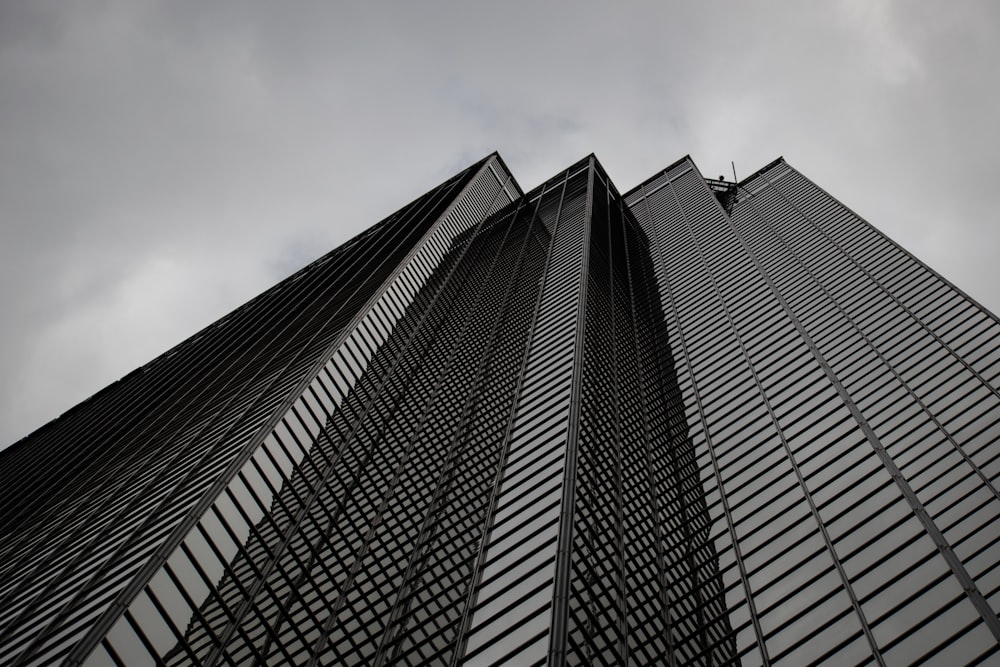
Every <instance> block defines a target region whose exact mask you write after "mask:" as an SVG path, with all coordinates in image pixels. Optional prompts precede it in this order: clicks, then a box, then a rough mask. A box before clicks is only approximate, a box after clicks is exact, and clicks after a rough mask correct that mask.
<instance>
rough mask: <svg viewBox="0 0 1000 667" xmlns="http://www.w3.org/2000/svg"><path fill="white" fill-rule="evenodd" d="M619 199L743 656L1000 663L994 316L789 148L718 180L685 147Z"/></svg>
mask: <svg viewBox="0 0 1000 667" xmlns="http://www.w3.org/2000/svg"><path fill="white" fill-rule="evenodd" d="M727 197H729V198H731V199H733V198H734V199H735V201H731V200H730V201H727ZM627 200H628V202H629V204H630V206H631V208H632V210H633V212H634V213H635V215H636V217H637V218H638V219H639V220H640V221H641V223H642V225H643V227H644V228H645V229H646V230H647V232H648V233H649V235H650V236H651V237H653V238H654V239H655V243H654V245H655V246H656V253H655V255H656V257H655V261H656V264H657V268H656V272H657V281H658V285H659V290H660V293H661V297H662V300H663V303H664V312H665V315H666V318H667V328H668V338H669V340H670V346H671V349H672V353H673V355H674V356H675V358H676V359H677V372H678V375H679V377H680V386H681V392H682V394H683V396H684V398H683V402H684V405H685V409H686V411H687V421H688V424H689V426H690V433H691V437H692V438H693V440H694V448H695V456H696V458H697V465H698V468H699V470H700V476H701V478H702V480H703V482H704V485H705V488H706V491H707V495H706V501H707V503H708V520H709V522H710V525H711V527H710V532H711V536H712V540H713V541H714V542H715V543H716V545H717V546H718V553H719V558H720V567H721V569H722V577H723V581H724V585H725V589H726V592H725V597H726V600H727V607H728V613H729V617H730V620H731V622H732V624H733V632H734V633H735V638H736V646H737V650H738V655H739V657H740V659H741V660H742V661H743V662H744V663H746V664H771V663H775V664H777V663H781V664H795V665H803V664H817V663H822V662H830V663H834V664H862V663H866V662H872V661H874V662H875V663H876V664H888V665H893V664H900V665H901V664H911V663H919V662H924V661H932V662H934V663H937V664H942V663H957V664H965V663H974V662H978V661H983V660H986V659H987V658H988V656H994V659H995V655H996V652H997V650H998V643H997V641H998V638H1000V626H998V622H997V615H996V612H997V610H998V605H1000V589H998V585H1000V558H998V556H997V554H998V552H1000V551H998V547H1000V545H998V540H1000V502H998V501H1000V497H998V495H997V478H998V476H1000V446H998V437H1000V404H998V397H1000V394H998V389H997V387H998V377H1000V325H998V322H997V319H996V318H995V316H993V315H991V314H990V313H989V312H987V311H985V310H984V309H982V308H981V307H979V306H978V305H977V304H975V303H974V302H972V301H971V300H969V299H968V298H967V297H966V296H964V295H963V294H962V293H960V292H959V291H958V290H956V289H955V288H953V287H952V286H951V285H949V284H948V283H947V282H946V281H944V280H943V279H941V278H940V277H939V276H937V275H935V274H934V273H933V272H932V271H930V270H929V269H928V268H927V267H926V266H924V265H922V264H921V263H920V262H918V261H916V260H915V259H914V258H913V257H911V256H910V255H909V254H907V253H906V252H905V251H903V250H902V249H900V248H899V247H898V246H897V245H896V244H894V243H892V242H891V241H890V240H888V239H887V238H885V237H884V236H883V235H881V234H880V233H879V232H877V231H876V230H875V229H873V228H872V227H871V226H870V225H868V224H867V223H866V222H864V221H863V220H861V219H860V218H858V217H857V216H856V215H855V214H853V213H852V212H851V211H850V210H848V209H847V208H845V207H844V206H843V205H841V204H840V203H839V202H837V201H836V200H834V199H833V198H832V197H830V196H829V195H827V194H826V193H825V192H823V191H822V190H820V189H819V188H818V187H817V186H816V185H814V184H813V183H811V182H810V181H808V180H807V179H805V178H804V177H803V176H802V175H801V174H799V173H798V172H796V171H795V170H794V169H792V168H791V167H789V166H788V165H787V164H786V163H785V162H784V161H782V160H778V161H776V162H775V163H773V164H771V165H769V166H768V167H767V168H765V169H763V170H762V171H761V172H759V173H757V174H755V175H754V176H752V177H750V178H748V179H746V180H745V181H743V182H742V183H741V184H740V187H739V188H737V189H736V190H735V193H732V192H730V193H727V195H726V196H720V195H717V194H716V192H713V189H712V188H710V187H709V186H708V185H706V182H705V179H703V178H702V177H701V175H700V174H699V173H698V171H697V169H696V168H695V166H694V165H693V164H692V163H691V162H690V160H687V159H684V160H681V161H680V162H678V163H676V164H674V165H672V166H671V167H670V168H668V169H666V170H664V171H663V172H662V173H660V174H658V175H657V176H655V177H654V178H652V179H650V180H649V181H647V182H646V183H644V184H643V185H641V186H640V187H639V188H637V189H636V190H634V191H633V192H631V193H629V194H628V195H627ZM723 204H729V206H730V207H731V208H730V211H729V212H728V213H727V211H726V208H725V207H724V205H723ZM688 659H690V660H692V661H695V660H696V659H700V660H701V661H702V662H705V659H704V657H702V658H695V656H691V657H690V658H688Z"/></svg>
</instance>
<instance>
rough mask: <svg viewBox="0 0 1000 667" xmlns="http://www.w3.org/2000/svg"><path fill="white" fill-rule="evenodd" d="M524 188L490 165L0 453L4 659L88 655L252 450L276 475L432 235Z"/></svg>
mask: <svg viewBox="0 0 1000 667" xmlns="http://www.w3.org/2000/svg"><path fill="white" fill-rule="evenodd" d="M519 194H520V193H519V192H518V191H517V186H516V184H514V183H513V181H512V180H511V178H510V175H509V174H508V173H507V171H506V168H505V167H504V166H503V164H502V162H500V160H499V158H498V157H497V156H491V157H489V158H487V159H484V160H483V161H481V162H479V163H477V164H475V165H473V166H471V167H469V168H468V169H466V170H463V171H462V172H461V173H459V174H457V175H456V176H455V177H453V178H451V179H449V180H448V181H446V182H445V183H442V184H441V185H440V186H438V187H437V188H434V189H433V190H431V191H430V192H428V193H427V194H426V195H424V196H423V197H421V198H419V199H417V200H416V201H414V202H413V203H412V204H410V205H408V206H407V207H404V208H403V209H401V210H400V211H398V212H397V213H395V214H394V215H392V216H390V217H389V218H387V219H386V220H384V221H382V222H381V223H379V224H377V225H375V226H374V227H372V228H371V229H369V230H368V231H366V232H364V233H362V234H361V235H359V236H357V237H356V238H354V239H352V240H351V241H349V242H348V243H346V244H344V245H343V246H341V247H340V248H337V249H336V250H334V251H332V252H331V253H329V254H327V255H325V256H324V257H321V258H320V259H319V260H317V261H316V262H314V263H313V264H311V265H309V266H307V267H306V268H304V269H302V270H301V271H299V272H298V273H296V274H294V275H293V276H291V277H289V278H288V279H286V280H285V281H283V282H281V283H279V284H278V285H276V286H275V287H274V288H272V289H270V290H268V291H267V292H265V293H263V294H262V295H260V296H259V297H257V298H255V299H253V300H252V301H250V302H248V303H247V304H245V305H244V306H242V307H240V308H238V309H237V310H236V311H234V312H232V313H230V314H229V315H228V316H226V317H224V318H223V319H222V320H220V321H218V322H216V323H215V324H213V325H211V326H209V327H207V328H206V329H204V330H203V331H201V332H199V333H198V334H196V335H195V336H193V337H192V338H191V339H189V340H187V341H185V342H184V343H181V344H180V345H178V346H177V347H176V348H174V349H173V350H171V351H169V352H167V353H166V354H164V355H163V356H161V357H159V358H158V359H156V360H154V361H152V362H151V363H149V364H147V365H146V366H144V367H142V368H140V369H138V370H137V371H135V372H133V373H131V374H129V375H128V376H126V377H125V378H122V379H121V380H119V381H118V382H116V383H115V384H113V385H111V386H110V387H108V388H107V389H105V390H103V391H102V392H100V393H98V394H97V395H95V396H94V397H92V398H91V399H88V400H87V401H85V402H84V403H82V404H80V405H79V406H77V407H75V408H73V409H72V410H71V411H69V412H68V413H66V414H65V415H63V416H61V417H60V418H59V419H57V420H55V421H54V422H52V423H50V424H48V425H47V426H45V427H43V428H42V429H39V431H36V432H35V433H33V434H32V435H31V436H29V437H27V438H25V439H24V440H22V441H20V442H18V443H16V444H15V445H13V446H11V447H10V448H8V449H7V450H5V451H4V452H3V453H2V454H0V475H2V483H0V507H3V508H4V511H3V513H2V518H0V664H28V663H30V664H59V663H63V662H65V661H67V660H68V661H70V662H71V663H72V662H77V661H78V660H80V659H82V658H83V656H85V655H86V654H87V652H88V651H89V650H90V649H91V648H92V647H93V645H94V643H96V641H97V640H99V639H100V638H101V637H102V636H103V634H104V633H105V632H106V631H107V629H108V628H107V626H108V624H109V621H110V620H112V619H117V618H119V617H120V616H121V606H122V605H123V604H126V603H127V602H126V601H127V600H130V599H131V598H132V597H133V596H135V593H136V590H135V588H136V585H137V583H138V582H143V581H144V580H145V579H147V578H148V577H149V576H150V575H151V574H152V573H153V572H156V571H157V570H158V568H159V565H160V563H161V562H162V560H163V556H164V555H165V554H166V553H169V549H170V548H172V547H173V546H174V544H172V542H173V543H175V542H176V539H177V536H178V535H181V534H183V533H184V532H185V531H187V530H188V529H189V527H190V524H192V523H193V520H196V519H197V516H198V515H199V514H200V513H201V512H203V511H204V508H205V505H206V503H207V502H208V501H209V500H210V499H211V498H214V497H215V496H216V495H217V494H218V493H219V491H220V489H221V487H222V486H223V480H225V479H226V477H227V476H229V475H232V474H233V472H232V471H233V470H234V469H238V462H239V460H240V459H241V458H245V457H246V456H247V455H248V452H252V451H256V452H257V453H256V454H255V455H254V458H253V460H254V461H258V464H259V465H260V466H261V470H262V472H261V473H260V474H261V475H263V476H265V477H268V478H269V481H270V482H272V483H275V481H276V480H275V479H274V477H273V475H274V470H276V469H281V468H282V466H287V465H288V461H290V460H293V459H294V457H295V454H292V453H288V452H287V451H284V452H283V451H282V450H281V448H280V447H275V448H267V447H264V448H259V447H258V444H257V443H259V442H260V441H261V439H262V438H263V437H264V436H265V435H267V434H269V433H270V431H271V430H272V429H275V422H277V421H278V419H279V418H281V417H282V416H283V415H284V413H285V411H286V410H287V409H288V404H289V403H290V402H291V401H292V400H293V399H294V398H295V397H296V396H300V395H301V394H302V387H303V385H304V384H306V383H307V382H306V381H307V380H308V378H310V377H312V376H313V375H315V374H316V372H317V370H318V369H317V368H316V367H317V364H318V363H322V362H323V361H324V359H328V358H329V353H328V351H327V350H328V348H330V346H331V344H334V343H336V341H337V339H338V338H341V337H343V335H344V330H345V327H347V326H348V325H349V324H350V323H351V322H352V320H354V319H356V318H357V316H358V313H359V311H364V310H365V309H364V306H365V305H366V302H368V301H370V300H371V299H372V298H373V295H375V294H378V293H380V291H381V290H382V289H383V288H382V284H383V283H385V282H386V281H387V280H389V279H390V278H391V277H392V276H394V275H395V274H397V273H400V268H399V267H400V264H401V263H402V262H404V260H406V259H407V257H408V256H409V255H413V254H415V253H417V249H423V250H425V251H426V250H427V246H428V242H427V239H426V238H425V237H427V236H428V235H433V233H435V232H436V233H438V234H440V233H441V232H440V229H441V227H442V224H440V223H441V222H442V220H444V219H449V220H452V219H454V220H459V219H460V220H462V221H464V222H462V223H461V224H464V225H465V226H466V227H467V226H468V225H469V224H472V223H474V222H478V221H479V220H480V219H481V218H482V216H483V215H484V214H485V213H487V212H489V210H490V209H491V207H498V206H500V205H502V204H503V203H507V202H509V201H510V199H512V198H514V197H516V196H518V195H519ZM444 221H445V222H447V221H448V220H444ZM452 233H456V230H453V231H452ZM443 243H444V242H442V241H438V245H442V244H443ZM437 252H440V249H438V250H437ZM425 255H426V252H425ZM421 259H422V261H424V262H428V261H429V262H433V261H435V259H436V258H435V257H433V256H431V257H422V258H420V257H418V263H419V261H421ZM426 270H427V269H426V268H424V267H423V265H420V268H419V269H414V270H412V271H411V273H413V271H416V272H417V273H419V272H420V271H426ZM401 275H403V280H410V281H412V280H413V279H414V278H413V277H412V276H411V275H410V274H407V273H405V272H403V273H402V274H401ZM411 291H412V287H411V286H409V284H407V285H406V286H405V287H401V288H399V289H398V290H397V291H396V292H395V293H394V294H393V298H395V299H396V300H397V301H403V305H395V306H393V307H394V308H396V309H400V308H403V307H405V299H406V298H408V297H407V295H408V294H409V293H410V292H411ZM293 407H294V406H293ZM282 427H284V428H287V429H291V430H295V429H298V428H300V427H299V425H298V424H296V423H295V422H294V420H293V419H292V418H290V417H286V418H285V419H284V420H283V421H282V422H281V423H279V424H278V429H279V430H280V429H281V428H282ZM268 437H269V438H271V439H274V438H276V437H277V435H276V434H271V435H269V436H268ZM284 446H285V447H293V445H292V444H291V441H290V439H289V442H288V443H285V445H284ZM265 450H266V451H265ZM210 516H211V514H208V515H206V517H210ZM207 520H210V518H206V521H207ZM216 535H217V534H216ZM220 539H221V538H220ZM191 581H195V579H192V580H191ZM154 630H155V628H154ZM151 634H155V632H151ZM135 664H138V663H135Z"/></svg>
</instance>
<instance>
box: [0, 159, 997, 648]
mask: <svg viewBox="0 0 1000 667" xmlns="http://www.w3.org/2000/svg"><path fill="white" fill-rule="evenodd" d="M998 376H1000V322H998V321H997V319H996V317H995V316H994V315H992V314H990V313H989V312H987V311H986V310H985V309H983V308H982V307H980V306H979V305H978V304H976V303H974V302H973V301H971V300H970V299H969V298H968V297H966V296H965V295H964V294H962V293H961V292H959V291H958V290H957V289H956V288H954V287H953V286H951V285H950V284H948V283H947V281H945V280H944V279H942V278H941V277H940V276H938V275H937V274H935V273H933V272H932V271H931V270H930V269H928V268H927V267H926V266H924V265H923V264H921V263H920V262H919V261H917V260H916V259H914V258H913V257H912V256H910V255H909V254H907V253H906V252H905V251H904V250H902V249H901V248H899V247H898V246H897V245H896V244H894V243H893V242H891V241H890V240H888V239H887V238H885V237H884V236H883V235H881V234H880V233H879V232H877V231H876V230H875V229H874V228H872V227H871V226H870V225H868V224H867V223H866V222H864V221H863V220H861V219H860V218H858V217H857V216H856V215H854V214H853V213H852V212H851V211H850V210H849V209H847V208H845V207H844V206H843V205H841V204H840V203H839V202H837V201H836V200H835V199H833V198H832V197H830V196H829V195H828V194H826V193H825V192H823V191H822V190H820V189H819V188H818V187H817V186H816V185H814V184H813V183H811V182H810V181H808V180H807V179H806V178H804V177H803V176H802V175H801V174H799V173H798V172H797V171H795V170H794V169H792V168H791V167H790V166H789V165H788V164H787V163H785V162H784V161H783V160H781V159H779V160H776V161H775V162H773V163H771V164H770V165H768V166H767V167H765V168H764V169H762V170H760V171H759V172H757V173H756V174H754V175H752V176H750V177H749V178H747V179H744V180H743V181H742V182H740V183H739V184H736V183H729V182H725V181H713V180H707V179H705V178H703V177H702V176H701V175H700V173H699V172H698V170H697V168H696V167H695V165H694V164H693V162H692V161H691V160H690V159H688V158H683V159H682V160H680V161H678V162H676V163H674V164H672V165H670V166H669V167H667V168H666V169H664V170H663V171H661V172H659V173H657V174H656V175H654V176H653V177H652V178H650V179H649V180H647V181H646V182H644V183H642V184H641V185H640V186H638V187H637V188H635V189H633V190H632V191H630V192H628V193H626V194H625V195H620V194H619V193H618V191H617V189H616V187H615V186H614V184H613V183H612V182H611V180H610V179H609V178H608V176H607V174H606V173H605V172H604V170H603V168H602V167H601V165H600V164H599V163H598V162H597V160H596V158H594V157H593V156H589V157H587V158H585V159H583V160H581V161H580V162H578V163H576V164H574V165H572V166H570V167H569V168H568V169H566V170H565V171H563V172H560V173H559V174H557V175H556V176H554V177H553V178H552V179H550V180H549V181H547V182H545V183H543V184H542V185H540V186H538V187H537V188H535V189H534V190H532V191H531V192H529V193H528V194H522V191H521V190H520V189H519V187H518V185H517V184H516V182H515V181H514V179H513V178H512V177H511V175H510V173H509V171H508V170H507V168H506V166H505V165H504V163H503V161H502V160H501V159H500V158H499V156H498V155H496V154H494V155H491V156H489V157H487V158H485V159H483V160H481V161H479V162H477V163H476V164H474V165H472V166H471V167H469V168H468V169H466V170H464V171H462V172H461V173H459V174H458V175H456V176H455V177H453V178H451V179H449V180H448V181H446V182H445V183H443V184H441V185H440V186H438V187H436V188H434V189H433V190H431V191H430V192H428V193H427V194H426V195H424V196H422V197H420V198H418V199H417V200H416V201H414V202H413V203H411V204H410V205H408V206H406V207H404V208H403V209H401V210H400V211H399V212H397V213H395V214H393V215H392V216H390V217H389V218H387V219H386V220H384V221H382V222H380V223H378V224H377V225H375V226H374V227H372V228H371V229H370V230H368V231H367V232H364V233H363V234H361V235H359V236H358V237H356V238H355V239H352V240H351V241H349V242H348V243H346V244H345V245H344V246H342V247H340V248H338V249H336V250H334V251H333V252H331V253H329V254H327V255H325V256H323V257H322V258H320V259H319V260H317V261H316V262H314V263H312V264H310V265H309V266H307V267H306V268H304V269H303V270H301V271H299V272H298V273H296V274H294V275H293V276H291V277H289V278H288V279H286V280H284V281H282V282H281V283H279V284H278V285H276V286H275V287H274V288H272V289H270V290H268V291H267V292H265V293H264V294H262V295H261V296H259V297H257V298H256V299H254V300H252V301H250V302H249V303H247V304H246V305H244V306H242V307H241V308H239V309H237V310H236V311H234V312H233V313H231V314H230V315H228V316H226V317H224V318H223V319H222V320H220V321H219V322H217V323H215V324H213V325H211V326H209V327H207V328H206V329H205V330H203V331H201V332H199V333H198V334H196V335H195V336H194V337H192V338H191V339H189V340H188V341H185V342H184V343H181V344H180V345H178V346H177V347H176V348H174V349H173V350H171V351H169V352H167V353H166V354H164V355H163V356H161V357H159V358H158V359H156V360H154V361H152V362H150V363H149V364H147V365H146V366H144V367H143V368H140V369H139V370H137V371H135V372H134V373H131V374H130V375H128V376H126V377H125V378H123V379H122V380H120V381H119V382H117V383H115V384H113V385H111V386H110V387H108V388H107V389H105V390H103V391H102V392H100V393H98V394H97V395H96V396H94V397H93V398H91V399H89V400H88V401H85V402H84V403H82V404H81V405H79V406H77V407H76V408H73V409H72V410H71V411H69V412H68V413H67V414H65V415H63V416H61V417H60V418H59V419H57V420H55V421H53V422H51V423H50V424H48V425H47V426H45V427H43V428H42V429H39V431H37V432H35V433H33V434H32V435H30V436H28V437H27V438H25V439H24V440H22V441H20V442H19V443H16V444H15V445H14V446H12V447H11V448H9V449H8V450H6V451H4V452H2V453H0V476H2V480H0V507H3V516H2V518H0V663H2V664H60V663H65V664H86V665H113V664H119V665H120V664H127V665H135V664H153V663H161V664H162V663H166V664H213V665H215V664H219V665H221V664H241V665H242V664H260V665H265V664H268V665H269V664H303V665H305V664H309V665H320V664H322V665H333V664H369V663H370V664H387V663H401V664H495V663H498V662H509V663H514V664H535V663H540V662H548V663H550V664H563V663H596V664H627V663H633V664H676V665H686V664H747V665H757V664H790V665H801V664H810V663H814V662H823V661H829V662H831V663H834V664H866V663H870V662H875V663H876V664H887V665H891V664H909V663H911V662H915V661H921V660H933V661H939V662H945V661H952V662H958V663H965V662H974V661H976V660H985V659H986V658H987V657H988V656H991V655H993V656H995V655H996V653H997V651H998V649H1000V643H998V642H1000V622H998V619H997V614H996V610H997V609H998V608H1000V544H998V541H1000V496H998V494H997V482H996V480H997V477H998V476H1000V443H998V439H1000V406H998V403H1000V392H998V380H997V378H998Z"/></svg>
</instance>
